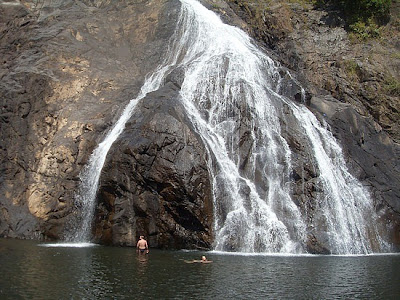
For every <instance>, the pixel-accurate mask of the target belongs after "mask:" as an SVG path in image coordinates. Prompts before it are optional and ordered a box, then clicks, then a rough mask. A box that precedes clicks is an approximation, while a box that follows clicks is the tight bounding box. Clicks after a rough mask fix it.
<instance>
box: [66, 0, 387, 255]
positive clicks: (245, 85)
mask: <svg viewBox="0 0 400 300" xmlns="http://www.w3.org/2000/svg"><path fill="white" fill-rule="evenodd" d="M181 3H182V10H181V14H180V18H179V21H178V25H177V29H176V32H175V35H174V39H173V42H172V44H171V45H172V46H171V47H170V49H169V51H168V53H167V55H166V57H167V58H166V60H165V62H164V64H163V65H162V66H161V67H160V68H159V69H158V70H157V71H156V72H155V73H154V74H153V75H152V76H151V77H149V78H148V79H147V80H146V82H145V84H144V86H143V88H142V90H141V93H140V94H139V96H138V97H137V98H136V99H134V100H132V101H131V102H130V103H129V105H128V106H127V107H126V109H125V111H124V113H123V114H122V116H121V118H120V119H119V120H118V122H117V123H116V124H115V126H114V127H113V128H112V130H110V132H109V133H108V134H107V136H106V138H105V139H104V141H103V142H102V143H101V144H99V146H98V147H97V148H96V150H95V151H94V153H93V154H92V156H91V158H90V161H89V164H88V166H87V167H86V168H85V170H84V171H83V172H82V175H81V178H82V188H81V190H80V192H79V197H78V198H79V199H80V201H81V203H82V206H83V212H82V224H81V225H80V226H79V227H81V228H82V230H81V231H80V232H78V233H76V234H74V235H73V236H72V237H71V239H72V240H75V241H88V240H89V239H90V223H91V221H92V218H93V210H94V203H95V197H96V192H97V188H98V181H99V176H100V172H101V169H102V167H103V163H104V161H105V157H106V155H107V152H108V150H109V149H110V147H111V145H112V143H113V142H114V141H115V140H116V139H117V138H118V136H119V134H120V133H121V132H122V131H123V129H124V126H125V123H126V122H127V120H128V119H129V118H130V116H131V115H132V112H133V110H134V108H135V106H136V104H137V102H138V101H140V100H141V99H143V98H144V96H145V95H146V94H147V93H148V92H150V91H154V90H156V89H158V88H159V87H160V85H161V84H162V80H163V78H164V77H165V76H166V75H167V74H168V73H170V72H173V70H175V69H179V70H184V80H183V83H182V87H181V96H182V97H181V98H182V101H183V104H184V107H185V108H186V111H187V113H188V116H189V118H190V119H191V122H192V123H193V125H194V127H195V128H196V130H197V132H198V133H199V135H200V136H201V137H202V139H203V142H204V144H205V146H206V148H207V151H208V153H209V172H210V175H211V178H212V180H213V182H212V183H213V193H214V195H213V196H214V207H215V226H214V227H215V228H214V230H215V249H216V250H228V251H230V250H233V251H241V252H290V253H299V252H305V243H306V239H307V225H306V224H305V220H304V217H303V216H302V215H301V212H300V210H299V208H298V207H297V206H296V205H295V203H294V202H293V199H292V196H291V190H290V174H291V171H292V165H291V156H292V154H291V151H290V148H289V146H288V144H287V142H286V141H285V139H284V138H283V137H282V134H281V128H280V121H279V116H280V114H281V107H282V103H285V104H286V105H287V106H288V107H289V108H290V109H291V110H292V113H293V114H294V115H295V117H296V118H297V120H298V126H299V128H302V130H303V132H304V135H305V136H306V139H309V141H310V144H312V149H314V156H315V159H314V160H315V162H316V166H315V167H316V168H317V169H319V171H320V174H321V175H320V180H321V185H322V186H323V190H324V195H325V197H324V198H323V199H319V201H320V202H321V204H320V209H321V213H320V221H321V223H323V224H325V226H326V232H327V236H328V239H329V246H330V248H331V249H332V251H333V252H335V253H368V252H371V251H372V246H371V245H370V242H369V240H370V239H371V235H374V236H376V237H377V238H375V240H377V241H378V243H380V244H379V246H380V248H381V250H383V251H384V250H385V247H386V245H385V244H384V242H382V240H381V239H380V238H379V234H378V233H377V230H376V229H375V228H374V226H373V225H372V226H371V225H370V224H369V223H372V224H374V220H373V218H374V217H373V216H374V211H373V207H372V204H371V199H370V197H369V196H368V193H367V192H366V191H365V190H364V189H363V188H362V186H361V185H360V184H359V183H358V182H357V180H356V179H355V178H354V177H352V176H351V175H350V173H349V172H348V171H347V169H346V167H345V162H344V159H343V155H342V153H341V150H340V147H339V146H338V144H337V143H336V141H335V140H334V138H333V137H332V135H331V134H330V133H329V131H328V130H327V129H326V128H325V127H323V126H321V125H320V124H319V123H318V121H317V120H316V119H315V117H314V116H313V115H312V113H311V112H309V111H308V110H307V109H306V108H305V107H304V106H299V105H296V104H294V103H292V102H290V101H289V100H287V99H286V98H284V97H283V96H280V95H279V94H278V92H279V91H280V89H281V88H282V87H281V83H282V81H283V80H282V77H281V75H280V73H281V72H282V69H280V68H279V66H278V65H277V64H276V63H275V62H274V61H273V60H272V59H270V58H269V57H268V56H266V55H265V53H263V52H262V51H260V50H259V49H258V48H257V47H256V46H254V44H252V42H251V40H250V38H249V37H248V36H247V35H246V34H245V33H244V32H243V31H241V30H239V29H237V28H235V27H232V26H229V25H226V24H223V23H222V21H221V20H220V19H219V17H218V16H217V15H215V14H214V13H213V12H211V11H209V10H207V9H206V8H205V7H204V6H202V5H201V4H200V3H198V2H197V1H195V0H181ZM339 191H340V194H339ZM343 193H344V194H343ZM367 216H368V218H367ZM371 221H372V222H371Z"/></svg>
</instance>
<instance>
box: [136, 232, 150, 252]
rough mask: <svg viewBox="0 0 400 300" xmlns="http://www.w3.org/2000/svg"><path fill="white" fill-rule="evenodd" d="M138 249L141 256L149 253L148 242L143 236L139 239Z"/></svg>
mask: <svg viewBox="0 0 400 300" xmlns="http://www.w3.org/2000/svg"><path fill="white" fill-rule="evenodd" d="M136 249H137V251H138V252H139V253H140V254H147V253H149V246H148V245H147V241H146V240H145V239H144V236H143V235H141V236H140V237H139V241H138V242H137V245H136Z"/></svg>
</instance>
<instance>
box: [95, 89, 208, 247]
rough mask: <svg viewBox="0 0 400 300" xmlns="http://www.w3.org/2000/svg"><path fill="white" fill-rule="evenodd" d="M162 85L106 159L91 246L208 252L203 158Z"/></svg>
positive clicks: (173, 97)
mask: <svg viewBox="0 0 400 300" xmlns="http://www.w3.org/2000/svg"><path fill="white" fill-rule="evenodd" d="M178 97H179V94H178V93H177V87H176V86H175V85H173V84H172V83H170V84H167V85H166V86H165V87H163V88H161V89H160V90H158V91H157V92H154V93H150V94H149V95H147V97H145V98H144V99H143V100H142V101H141V103H140V104H139V107H137V109H136V113H134V115H133V116H132V117H131V121H130V122H129V123H128V124H127V126H126V130H125V131H124V132H123V134H122V136H120V138H119V140H118V141H117V142H116V143H115V144H114V145H113V147H112V150H111V151H110V152H109V153H108V157H107V163H106V165H105V166H104V168H103V173H102V176H101V185H100V189H99V207H98V212H97V214H96V215H97V218H96V226H95V227H96V234H95V235H96V239H98V240H99V241H100V242H102V243H109V244H121V245H133V244H134V243H135V241H136V240H137V236H138V235H145V236H147V237H149V241H150V245H151V246H152V247H165V248H175V249H176V248H206V249H209V248H210V247H211V241H212V220H213V208H212V207H213V203H212V195H211V189H210V179H209V176H208V171H207V168H206V165H207V153H206V151H205V149H204V146H203V144H202V141H201V139H200V138H199V137H198V136H197V135H196V134H195V133H194V132H193V128H192V127H191V124H190V122H189V121H188V120H187V117H186V116H185V111H184V108H183V107H182V105H181V104H180V102H179V101H178Z"/></svg>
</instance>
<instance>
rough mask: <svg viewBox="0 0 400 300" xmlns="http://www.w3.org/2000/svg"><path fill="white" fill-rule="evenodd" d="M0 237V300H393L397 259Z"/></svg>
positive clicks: (399, 270)
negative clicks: (145, 249) (141, 251)
mask: <svg viewBox="0 0 400 300" xmlns="http://www.w3.org/2000/svg"><path fill="white" fill-rule="evenodd" d="M202 254H203V253H202V252H184V251H175V252H174V251H158V250H152V251H151V252H150V254H148V255H138V254H137V252H136V249H134V248H118V247H102V246H96V247H81V248H77V247H55V246H51V247H50V246H48V245H46V246H43V244H42V245H38V244H37V243H36V242H32V241H19V240H7V239H0V266H1V272H0V299H137V298H141V299H211V298H214V299H230V298H232V299H339V298H340V299H342V298H348V299H396V298H399V297H400V285H399V283H400V255H378V256H311V255H310V256H274V255H268V256H262V255H254V256H245V255H226V254H221V253H213V252H211V253H207V257H208V258H209V259H210V260H212V261H213V263H211V264H200V263H199V264H187V263H185V262H184V260H192V259H200V257H201V255H202Z"/></svg>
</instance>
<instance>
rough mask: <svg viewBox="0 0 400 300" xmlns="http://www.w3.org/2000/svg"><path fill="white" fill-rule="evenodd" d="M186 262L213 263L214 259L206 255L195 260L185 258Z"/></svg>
mask: <svg viewBox="0 0 400 300" xmlns="http://www.w3.org/2000/svg"><path fill="white" fill-rule="evenodd" d="M185 263H188V264H192V263H202V264H209V263H212V260H208V259H207V257H205V256H204V255H203V256H202V257H201V260H198V259H193V260H185Z"/></svg>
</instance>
